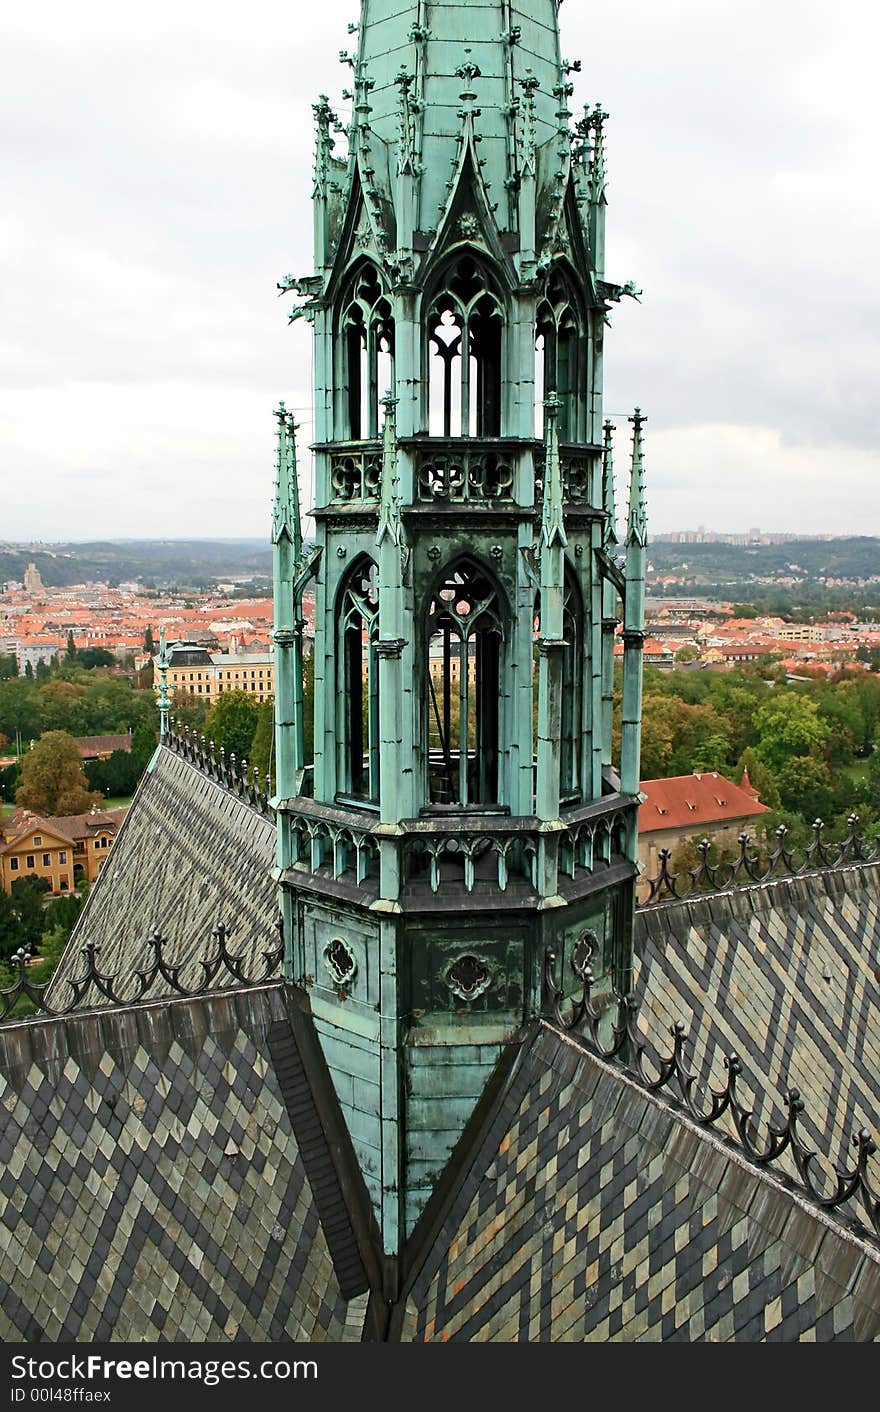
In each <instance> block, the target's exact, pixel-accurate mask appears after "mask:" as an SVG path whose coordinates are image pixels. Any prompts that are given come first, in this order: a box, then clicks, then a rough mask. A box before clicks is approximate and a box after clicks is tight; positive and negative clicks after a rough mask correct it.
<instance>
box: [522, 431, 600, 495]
mask: <svg viewBox="0 0 880 1412" xmlns="http://www.w3.org/2000/svg"><path fill="white" fill-rule="evenodd" d="M599 455H600V448H599V447H592V448H587V449H585V448H584V447H582V446H581V447H574V446H561V447H560V448H559V469H560V471H561V472H562V498H563V500H565V502H566V504H569V505H597V506H598V507H599V508H601V496H600V495H599V493H598V489H597V485H596V483H595V482H594V479H593V477H594V475H597V474H598V467H599ZM543 495H544V448H543V446H542V447H541V448H540V450H536V452H535V500H536V501H538V500H541V499H542V498H543Z"/></svg>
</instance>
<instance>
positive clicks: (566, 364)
mask: <svg viewBox="0 0 880 1412" xmlns="http://www.w3.org/2000/svg"><path fill="white" fill-rule="evenodd" d="M583 364H584V337H583V322H582V319H581V315H580V305H579V301H578V299H577V295H576V294H575V291H574V288H573V286H572V283H571V281H570V280H569V278H568V275H567V274H566V272H565V270H564V269H563V268H562V267H561V266H559V265H556V266H554V268H553V270H552V271H551V273H550V276H549V278H548V280H547V288H546V291H545V294H544V298H543V299H542V300H541V302H540V304H539V305H538V313H537V321H536V326H535V435H536V436H538V437H543V435H544V399H545V398H546V397H547V395H548V393H550V392H555V393H556V395H557V396H558V398H559V439H560V441H579V440H580V439H581V437H582V431H581V423H582V410H581V409H582V406H583V398H582V396H581V393H580V389H581V386H582V385H583V384H584V382H585V377H586V368H585V366H584V365H583Z"/></svg>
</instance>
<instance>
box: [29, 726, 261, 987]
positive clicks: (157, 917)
mask: <svg viewBox="0 0 880 1412" xmlns="http://www.w3.org/2000/svg"><path fill="white" fill-rule="evenodd" d="M274 856H275V825H274V821H273V820H272V819H271V818H270V817H267V816H266V815H264V814H262V813H260V812H259V811H258V810H257V809H254V808H252V807H251V806H250V805H249V804H248V803H246V802H245V801H244V800H243V799H241V798H239V797H238V796H237V795H235V794H233V793H231V791H229V790H227V789H224V788H223V787H222V786H221V785H219V784H217V783H215V782H214V781H213V780H211V779H208V778H207V777H206V776H205V775H203V774H202V773H200V771H199V770H197V769H196V768H195V766H193V765H191V764H189V762H188V761H186V760H183V759H181V758H180V757H179V756H178V755H175V754H174V753H173V752H172V751H170V750H167V749H165V748H164V747H160V748H159V749H158V751H157V753H156V756H155V757H154V761H153V763H152V765H151V766H150V768H149V769H148V771H147V773H146V774H145V776H144V778H143V780H142V781H141V783H140V785H139V786H138V790H137V793H136V794H135V797H134V799H133V800H132V804H131V806H130V809H129V811H128V815H127V817H126V819H125V823H124V824H123V826H122V828H121V829H120V832H119V835H118V837H117V839H116V841H115V843H114V845H113V851H112V853H111V855H110V857H109V859H108V861H107V863H106V865H105V866H104V868H103V869H102V871H101V873H100V875H99V877H98V879H97V880H96V882H95V884H94V885H93V887H92V890H91V892H90V894H89V898H88V901H87V903H86V906H85V907H84V909H83V912H82V914H81V916H80V918H79V921H78V922H77V925H76V927H75V928H74V931H73V933H72V935H71V938H70V941H69V942H68V944H67V947H66V949H65V952H64V955H63V956H62V958H61V962H60V964H59V966H58V970H57V971H56V974H55V980H54V982H53V989H52V992H50V1000H51V997H52V995H55V996H57V997H58V999H59V1003H61V1001H62V999H63V994H64V993H66V987H64V988H63V990H62V989H60V988H59V987H60V986H61V982H62V981H63V979H64V977H65V976H72V975H78V974H80V973H81V970H82V956H81V949H82V947H83V946H84V945H85V944H86V943H87V942H93V943H94V944H95V945H96V946H98V947H100V968H101V970H102V972H104V973H105V974H115V975H120V974H122V975H132V974H133V973H134V971H135V969H136V968H138V967H143V966H144V965H145V964H146V963H147V961H148V958H149V955H150V953H149V952H148V947H147V939H148V937H149V936H150V934H151V932H152V931H153V929H154V928H158V929H159V931H160V932H161V933H162V935H163V936H164V937H166V938H167V939H168V943H169V945H168V948H167V950H168V955H167V959H168V960H169V961H177V960H181V959H186V960H188V961H189V962H190V968H189V970H188V971H185V972H184V975H183V979H184V980H185V981H186V982H187V983H188V984H189V985H190V986H192V985H194V984H195V983H196V981H197V979H198V976H199V969H200V968H199V965H198V962H199V961H200V960H201V958H202V957H204V956H206V955H207V954H208V953H209V951H210V949H211V932H212V930H213V929H214V928H215V927H216V926H217V925H218V923H220V922H223V923H224V924H225V925H226V926H227V927H228V929H229V948H230V950H231V951H232V952H233V953H234V954H235V955H236V956H241V957H243V958H244V968H245V971H246V972H247V973H248V974H249V975H260V974H262V955H263V953H264V952H265V951H266V950H268V949H271V948H272V947H273V946H274V945H276V944H277V939H278V938H277V933H276V931H275V925H274V924H275V918H276V915H277V903H276V888H275V883H274V882H273V881H272V879H271V877H270V869H271V867H272V864H273V862H274ZM229 984H230V977H229V976H228V974H224V973H222V972H221V973H220V974H218V976H217V977H216V981H215V985H216V986H217V987H218V988H220V987H223V986H224V985H225V986H228V985H229ZM150 993H151V996H153V997H155V996H158V995H161V994H166V993H171V992H170V987H168V986H166V985H165V984H164V982H161V981H160V982H159V983H158V984H157V986H156V987H155V988H154V989H153V990H151V992H150Z"/></svg>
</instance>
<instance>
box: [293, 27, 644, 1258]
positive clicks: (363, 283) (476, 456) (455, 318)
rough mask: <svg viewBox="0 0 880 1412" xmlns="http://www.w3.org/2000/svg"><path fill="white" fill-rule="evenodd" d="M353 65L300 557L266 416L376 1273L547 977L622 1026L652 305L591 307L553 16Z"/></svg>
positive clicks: (577, 172) (329, 1035) (313, 311)
mask: <svg viewBox="0 0 880 1412" xmlns="http://www.w3.org/2000/svg"><path fill="white" fill-rule="evenodd" d="M341 58H342V60H343V62H344V63H345V64H348V65H350V67H351V74H352V77H351V91H350V93H349V94H348V97H350V98H351V100H352V104H353V109H352V120H351V124H350V126H349V127H348V128H347V129H343V128H342V126H341V124H340V123H339V122H338V121H337V118H336V116H335V114H334V112H333V110H332V109H331V106H330V104H329V102H328V100H327V99H326V98H324V97H321V98H320V100H319V101H318V103H317V104H316V105H315V109H314V112H315V119H316V124H317V155H316V162H315V180H314V190H313V205H314V243H315V269H314V273H313V274H310V275H308V276H307V277H304V278H298V279H293V278H290V279H287V280H285V281H284V283H283V286H282V287H283V288H286V289H290V290H295V291H296V293H297V294H298V295H299V297H300V300H301V303H300V304H299V305H298V308H297V309H296V310H295V311H294V316H295V315H296V314H297V313H300V312H303V313H304V314H305V316H306V317H307V318H308V319H309V320H310V321H311V323H312V325H313V329H314V371H315V444H314V454H315V466H316V473H315V480H316V484H315V503H314V506H313V507H312V508H311V514H312V515H313V517H314V523H315V539H314V544H313V545H311V546H308V547H306V548H305V549H304V547H303V544H302V539H301V530H300V505H299V493H298V485H297V475H296V465H295V446H294V435H295V428H294V426H293V423H292V419H291V417H290V415H289V414H288V413H287V412H285V410H284V408H283V407H282V408H281V409H280V410H279V412H278V414H277V415H278V478H277V485H276V500H275V515H274V527H273V537H274V543H275V603H276V626H275V644H276V683H277V688H276V689H277V695H276V722H277V727H276V729H277V799H276V807H277V817H278V824H279V828H278V868H277V877H278V883H279V888H280V895H281V904H282V914H283V921H284V936H285V939H286V968H287V972H286V973H287V977H288V979H289V980H291V981H292V982H293V983H294V984H295V985H296V986H297V987H299V988H300V989H301V991H302V992H304V993H305V994H306V995H307V996H308V1001H309V1005H310V1008H311V1013H312V1016H313V1019H314V1024H315V1027H316V1029H317V1031H318V1034H319V1037H320V1041H321V1045H322V1048H323V1052H324V1056H325V1058H326V1061H327V1064H328V1067H329V1070H330V1073H331V1075H332V1078H333V1082H334V1085H335V1088H336V1092H337V1095H338V1098H339V1102H340V1105H341V1108H342V1112H343V1114H344V1116H345V1119H346V1122H347V1124H348V1127H349V1132H350V1135H351V1139H352V1143H353V1146H354V1149H355V1152H356V1155H357V1158H358V1161H359V1164H360V1167H361V1170H362V1172H363V1175H364V1178H365V1181H366V1185H367V1188H368V1190H369V1193H370V1196H371V1199H372V1203H373V1208H374V1212H375V1216H376V1220H377V1223H378V1226H379V1228H380V1231H381V1236H382V1242H383V1245H384V1250H385V1252H386V1254H387V1255H388V1256H389V1257H393V1256H394V1255H396V1254H397V1253H398V1252H399V1251H400V1249H401V1248H402V1246H403V1244H404V1242H405V1241H406V1239H407V1238H408V1236H409V1235H410V1234H411V1233H412V1230H413V1228H414V1226H415V1224H416V1222H417V1220H418V1218H419V1216H420V1213H421V1212H422V1211H423V1209H424V1207H425V1205H426V1203H427V1201H428V1199H429V1198H430V1195H431V1192H432V1190H433V1188H434V1186H435V1185H436V1183H437V1181H438V1180H439V1178H440V1177H441V1175H442V1173H443V1172H444V1169H445V1168H446V1166H447V1164H448V1162H449V1159H450V1156H451V1154H452V1152H453V1150H454V1148H455V1146H456V1143H457V1142H458V1140H459V1138H460V1136H461V1134H462V1131H463V1129H464V1126H465V1124H466V1123H467V1121H468V1118H469V1117H470V1115H471V1113H472V1112H473V1109H474V1106H475V1104H476V1102H477V1100H478V1098H479V1096H480V1094H481V1093H482V1091H483V1089H484V1087H485V1085H486V1083H487V1081H488V1080H489V1078H490V1076H491V1075H492V1073H493V1071H494V1070H495V1069H496V1066H497V1065H498V1063H499V1060H500V1059H501V1058H502V1056H503V1055H504V1054H505V1052H506V1051H507V1049H508V1046H509V1044H510V1042H511V1041H512V1040H513V1039H514V1038H515V1036H516V1034H517V1032H518V1031H519V1029H520V1028H521V1026H522V1025H523V1023H524V1022H526V1021H528V1020H530V1019H533V1018H535V1017H537V1016H539V1015H540V1014H541V1013H542V1007H543V1006H544V1004H545V1001H544V993H543V992H544V976H545V971H546V968H547V967H548V966H549V967H550V968H551V969H552V972H553V976H554V981H555V985H556V987H557V988H559V989H561V990H562V991H563V992H564V993H565V994H567V995H574V994H575V993H579V992H580V990H581V987H582V980H583V972H584V970H585V968H586V967H587V965H589V966H590V967H591V968H592V971H593V974H594V976H595V978H596V985H595V988H594V992H593V994H594V996H598V997H600V998H601V997H603V996H604V997H605V999H606V1002H610V1000H611V997H612V995H613V993H614V992H620V991H622V990H626V989H628V987H629V984H630V976H631V953H632V939H631V938H632V915H633V905H634V880H635V877H636V872H637V869H636V816H637V807H638V800H637V796H638V790H639V729H640V711H641V649H642V627H643V600H644V567H645V546H646V524H645V506H644V491H643V471H642V457H643V447H642V441H643V420H644V419H643V417H642V415H641V413H640V412H638V411H636V413H635V415H634V416H633V417H631V418H630V419H629V420H630V422H631V424H632V471H631V490H630V505H629V517H628V524H627V531H626V543H625V555H624V553H623V552H622V551H623V548H624V546H619V544H618V539H617V533H616V514H615V501H614V481H613V470H612V426H611V424H610V422H605V421H604V420H603V407H602V364H603V356H604V342H605V334H606V325H607V313H608V309H609V305H610V304H611V303H613V302H616V301H619V300H620V299H621V297H622V296H623V295H625V294H631V293H634V292H635V291H634V290H633V287H632V286H620V285H616V284H612V283H610V282H609V281H608V280H607V279H606V277H605V249H604V247H605V207H606V199H605V152H604V124H605V120H606V116H607V115H606V114H605V113H604V112H603V111H602V110H601V108H600V107H598V106H596V107H593V108H589V109H587V110H586V111H585V113H584V116H583V118H582V119H581V120H580V121H578V122H576V123H574V124H573V122H572V118H571V114H570V112H569V109H568V100H569V98H570V95H571V93H572V85H571V83H570V81H569V75H570V72H571V71H572V69H573V68H576V67H578V66H576V65H571V64H568V63H566V62H565V61H564V60H563V59H562V57H561V51H560V45H559V33H558V24H557V3H556V0H529V3H528V4H527V5H526V4H525V3H515V0H497V2H496V3H486V4H482V5H479V6H470V5H462V4H460V3H458V4H454V3H445V0H439V2H438V3H426V0H418V2H417V3H411V4H407V3H404V2H403V0H393V3H392V0H363V3H362V5H361V18H360V25H359V27H358V30H357V51H356V53H352V54H346V53H343V54H342V55H341ZM343 132H347V152H346V153H345V154H344V155H343V154H342V153H341V152H340V151H339V150H338V148H339V147H340V146H341V145H342V138H341V135H342V133H343ZM310 584H311V585H312V589H313V592H314V596H315V640H314V701H313V731H312V732H309V731H308V730H307V729H306V724H307V723H306V721H305V714H304V701H303V690H302V670H303V656H302V653H303V636H302V634H303V627H304V623H303V614H302V595H303V593H304V591H306V590H307V589H308V588H309V585H310ZM621 623H622V627H623V631H622V635H620V637H618V635H617V633H616V630H617V627H618V625H619V624H621ZM616 641H622V670H623V688H622V711H621V724H620V728H619V731H617V730H615V728H614V724H613V718H614V706H613V702H614V687H615V670H614V665H615V664H614V654H615V642H616ZM310 734H312V735H313V740H314V749H313V752H310V758H306V751H305V743H306V740H307V738H308V736H309V735H310ZM617 741H619V744H615V742H617ZM613 1013H614V1012H613V1011H612V1012H611V1014H613Z"/></svg>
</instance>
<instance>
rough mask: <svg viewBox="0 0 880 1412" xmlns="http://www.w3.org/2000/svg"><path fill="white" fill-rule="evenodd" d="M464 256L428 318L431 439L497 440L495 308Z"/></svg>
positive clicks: (499, 321)
mask: <svg viewBox="0 0 880 1412" xmlns="http://www.w3.org/2000/svg"><path fill="white" fill-rule="evenodd" d="M487 286H488V281H487V280H486V278H485V277H484V274H483V271H482V270H481V268H480V266H479V264H478V263H477V261H476V260H474V259H473V258H472V256H470V255H464V256H462V257H461V259H460V260H458V261H457V262H456V264H455V265H453V266H452V268H451V270H450V271H449V278H448V279H447V280H446V284H445V287H444V288H443V289H442V290H440V291H439V292H438V293H437V294H436V295H435V297H434V299H433V300H432V302H431V304H430V308H429V313H428V373H429V376H428V430H429V433H430V435H431V436H474V437H485V436H500V435H501V339H502V330H503V315H502V311H501V305H500V303H499V302H498V300H497V299H496V297H495V295H494V294H493V293H491V292H490V291H489V289H488V287H487Z"/></svg>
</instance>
